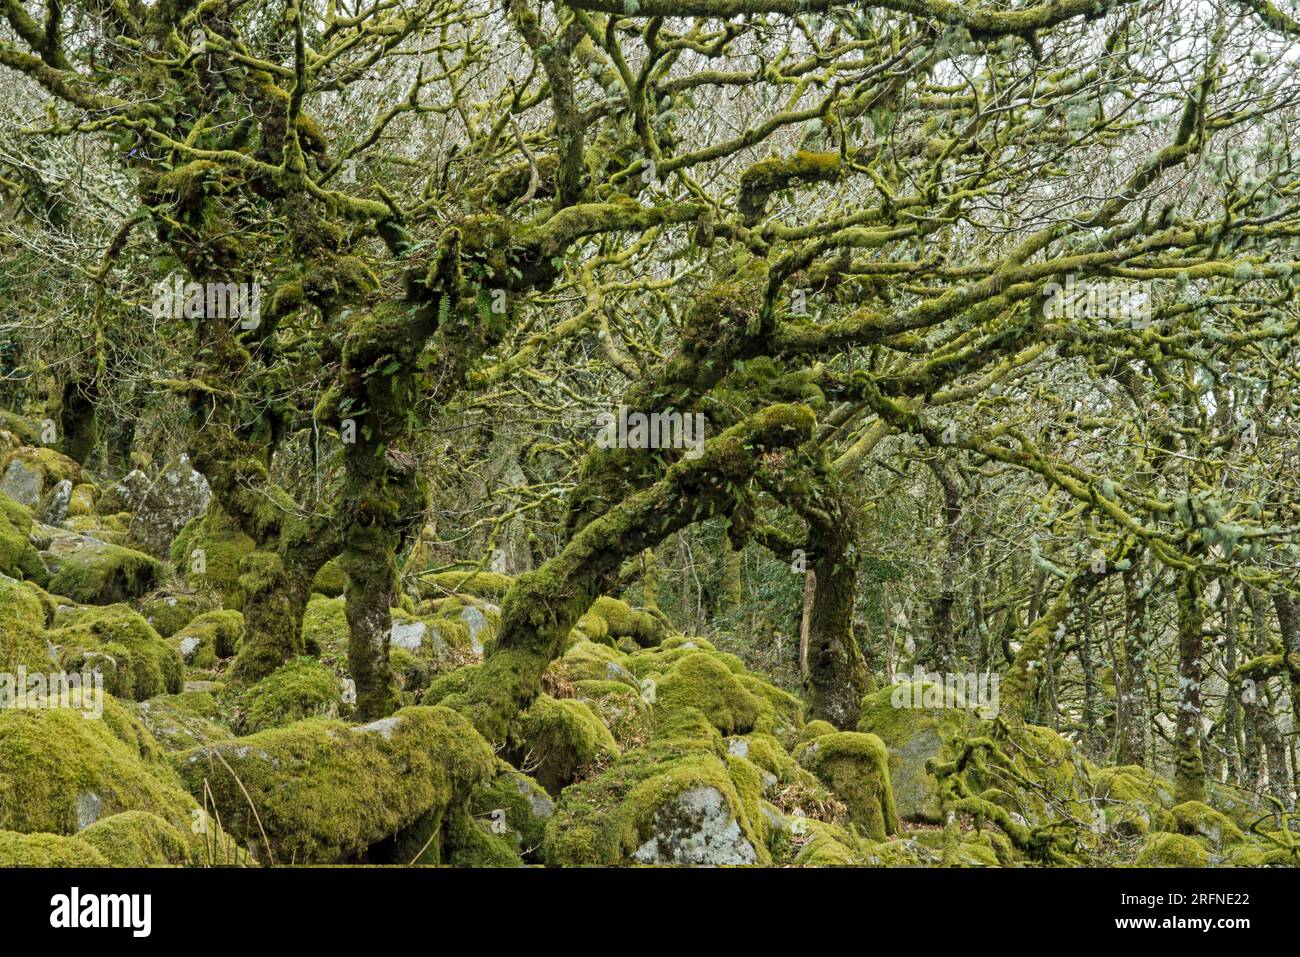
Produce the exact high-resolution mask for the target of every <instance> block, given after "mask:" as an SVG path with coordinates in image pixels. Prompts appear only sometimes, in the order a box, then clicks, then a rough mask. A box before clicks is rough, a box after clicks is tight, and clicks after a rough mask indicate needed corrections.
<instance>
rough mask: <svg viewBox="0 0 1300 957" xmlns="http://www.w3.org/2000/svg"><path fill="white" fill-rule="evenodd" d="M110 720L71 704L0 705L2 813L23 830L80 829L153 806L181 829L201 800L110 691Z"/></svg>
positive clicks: (107, 712)
mask: <svg viewBox="0 0 1300 957" xmlns="http://www.w3.org/2000/svg"><path fill="white" fill-rule="evenodd" d="M104 718H105V720H94V719H91V718H86V717H83V716H82V715H81V714H80V713H79V712H77V711H74V710H72V709H69V708H52V709H47V710H16V709H5V710H0V821H2V822H4V825H5V827H6V828H9V829H10V830H16V831H23V832H38V831H46V832H49V833H52V834H75V833H77V832H78V831H79V830H81V829H82V828H85V827H89V826H90V825H91V824H93V823H95V822H96V821H98V820H100V819H101V818H105V817H108V816H110V815H113V814H118V813H120V812H122V811H149V812H151V813H153V814H157V815H158V816H159V817H161V818H163V819H164V820H166V821H167V822H169V823H170V824H172V825H173V826H175V827H177V828H181V829H183V830H185V829H188V828H189V827H190V823H191V821H192V819H193V812H194V811H195V810H197V808H198V805H197V804H195V802H194V800H193V799H192V798H191V797H190V796H189V795H188V794H186V793H185V791H184V790H182V789H181V787H180V786H179V782H178V780H177V779H176V776H175V774H174V773H173V772H172V771H171V769H170V768H168V767H167V766H166V765H164V764H162V763H160V762H156V761H150V760H148V759H147V758H146V757H145V756H144V755H143V754H142V749H143V751H144V753H145V754H155V753H161V752H160V751H159V750H158V746H157V744H156V742H153V741H152V740H151V739H149V736H148V732H147V731H145V730H144V729H143V728H141V727H140V726H139V725H138V724H137V723H136V722H134V720H133V719H132V718H131V717H130V716H129V715H128V714H126V713H125V712H124V711H123V710H122V709H121V706H120V705H118V704H117V703H116V702H115V701H113V700H112V699H111V698H107V697H106V700H105V711H104Z"/></svg>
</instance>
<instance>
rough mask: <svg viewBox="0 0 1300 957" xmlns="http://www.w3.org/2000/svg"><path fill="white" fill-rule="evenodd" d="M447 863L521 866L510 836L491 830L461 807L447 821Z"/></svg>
mask: <svg viewBox="0 0 1300 957" xmlns="http://www.w3.org/2000/svg"><path fill="white" fill-rule="evenodd" d="M446 832H447V833H446V843H447V863H448V864H450V865H451V866H452V867H521V866H523V863H524V862H523V859H522V858H521V857H520V856H519V852H518V850H516V849H515V847H514V845H513V844H512V842H511V841H510V839H509V838H508V837H507V836H506V835H504V834H497V833H495V832H494V831H492V830H491V825H490V824H489V823H488V822H486V821H482V820H478V819H476V818H474V817H472V816H470V814H469V813H468V812H466V811H465V810H464V809H463V808H453V809H452V811H451V813H450V814H449V815H448V819H447V824H446Z"/></svg>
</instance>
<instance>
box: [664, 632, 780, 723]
mask: <svg viewBox="0 0 1300 957" xmlns="http://www.w3.org/2000/svg"><path fill="white" fill-rule="evenodd" d="M653 701H654V707H655V713H656V714H665V715H666V714H669V713H671V712H672V711H674V710H675V709H678V708H696V709H698V710H699V711H700V712H702V713H703V714H704V716H705V717H706V718H708V720H709V723H710V724H712V725H713V726H714V727H715V728H717V729H718V730H719V731H721V732H722V733H723V734H744V733H745V732H747V731H752V730H754V724H755V722H756V721H757V720H758V710H759V706H758V700H757V699H756V698H755V697H754V696H753V695H752V694H751V693H750V692H749V691H747V690H746V689H745V686H744V685H743V684H741V682H740V680H739V679H738V678H737V677H736V676H735V675H734V674H733V673H732V672H731V671H730V670H729V669H728V668H727V667H726V665H725V664H723V663H722V662H720V661H719V660H718V659H717V658H716V657H715V656H714V655H712V654H710V653H708V652H704V651H692V652H690V653H688V654H687V655H685V656H684V657H682V658H681V659H679V660H678V661H677V663H676V664H674V665H673V666H672V668H671V669H670V670H669V671H668V673H667V674H666V675H664V676H663V677H662V678H661V679H659V680H658V681H656V682H655V683H654V690H653Z"/></svg>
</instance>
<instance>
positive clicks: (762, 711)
mask: <svg viewBox="0 0 1300 957" xmlns="http://www.w3.org/2000/svg"><path fill="white" fill-rule="evenodd" d="M739 678H740V683H741V684H742V685H743V686H744V687H745V690H746V691H748V692H749V693H750V694H752V695H753V696H754V698H755V699H756V700H757V701H758V718H757V719H756V720H755V722H754V730H755V731H762V732H763V733H765V734H770V735H773V736H775V737H776V738H778V739H779V740H780V741H781V742H782V743H783V744H784V745H785V746H786V747H793V746H794V744H795V742H796V741H797V740H798V737H799V729H800V728H802V727H803V702H801V701H800V700H799V699H798V698H796V697H795V696H794V695H792V694H790V693H789V692H786V691H782V690H781V689H780V688H778V687H777V686H776V685H774V684H772V683H771V682H768V681H764V680H763V679H762V678H759V677H758V676H756V675H750V674H743V675H740V676H739Z"/></svg>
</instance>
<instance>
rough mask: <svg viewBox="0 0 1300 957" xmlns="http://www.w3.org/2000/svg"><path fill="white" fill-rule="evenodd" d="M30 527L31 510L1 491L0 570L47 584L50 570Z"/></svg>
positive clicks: (12, 575) (14, 576)
mask: <svg viewBox="0 0 1300 957" xmlns="http://www.w3.org/2000/svg"><path fill="white" fill-rule="evenodd" d="M31 530H32V513H31V512H29V511H28V510H27V509H26V508H24V507H23V506H21V505H19V504H18V503H17V502H15V501H14V500H13V499H11V498H10V497H9V496H8V495H4V494H2V493H0V573H3V574H5V575H8V576H9V577H10V578H22V579H27V580H30V581H34V582H36V583H37V584H40V585H45V584H46V583H48V582H49V580H50V573H49V570H48V569H47V568H46V567H45V563H44V562H43V561H42V560H41V556H40V553H39V552H38V551H37V550H36V546H34V545H33V544H32V543H31V540H30V539H29V538H28V535H29V534H30V533H31Z"/></svg>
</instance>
